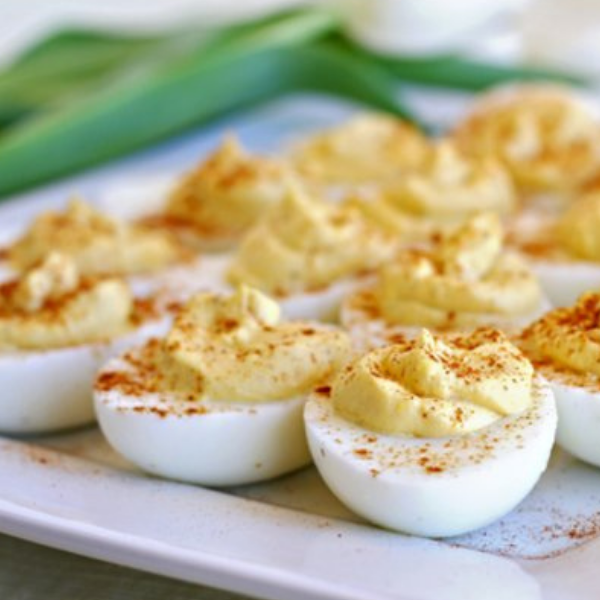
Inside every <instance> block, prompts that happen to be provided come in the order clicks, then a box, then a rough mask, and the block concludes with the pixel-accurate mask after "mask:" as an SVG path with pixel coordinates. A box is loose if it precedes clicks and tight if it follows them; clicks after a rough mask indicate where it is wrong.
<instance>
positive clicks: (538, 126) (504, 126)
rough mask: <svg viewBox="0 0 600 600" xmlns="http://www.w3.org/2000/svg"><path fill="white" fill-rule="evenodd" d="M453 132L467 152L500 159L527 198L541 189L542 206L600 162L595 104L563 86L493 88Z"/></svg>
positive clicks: (599, 129)
mask: <svg viewBox="0 0 600 600" xmlns="http://www.w3.org/2000/svg"><path fill="white" fill-rule="evenodd" d="M454 137H455V139H456V141H457V143H458V144H459V146H460V147H461V148H463V149H464V150H465V151H466V152H469V153H472V154H474V155H476V156H493V157H495V158H497V159H498V160H500V161H501V162H502V163H503V164H504V165H505V166H506V167H507V169H508V170H509V172H510V173H511V175H512V176H513V178H514V181H515V183H516V185H517V186H518V188H519V190H520V191H521V192H522V193H523V194H525V195H527V196H529V197H530V198H531V199H533V197H535V198H536V199H540V194H541V195H542V200H543V204H545V205H546V206H549V205H552V204H553V202H556V201H558V203H559V204H560V201H562V200H564V199H565V198H567V197H568V196H569V194H570V193H571V192H572V191H573V190H577V189H578V188H580V187H581V186H582V185H584V184H585V183H586V181H588V180H589V179H590V178H591V177H592V176H593V175H594V174H595V172H596V171H597V170H598V169H599V168H600V120H599V118H598V108H597V107H596V106H593V105H591V104H590V103H589V102H586V101H584V100H583V99H582V98H581V97H580V96H578V95H577V93H576V92H574V91H573V90H571V89H569V88H566V87H560V86H556V85H541V84H535V85H520V86H511V87H507V88H500V89H498V90H494V91H492V92H490V93H489V94H488V95H485V96H483V97H481V98H480V99H479V100H477V101H476V103H475V106H474V107H473V109H472V110H471V112H470V114H468V115H467V116H466V118H465V119H464V120H463V121H462V122H461V123H459V125H458V127H457V129H456V131H455V133H454ZM548 195H550V196H552V197H553V202H550V203H549V202H548Z"/></svg>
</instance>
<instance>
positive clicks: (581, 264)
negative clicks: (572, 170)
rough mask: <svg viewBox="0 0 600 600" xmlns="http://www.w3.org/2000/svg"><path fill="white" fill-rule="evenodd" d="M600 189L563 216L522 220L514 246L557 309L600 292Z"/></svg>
mask: <svg viewBox="0 0 600 600" xmlns="http://www.w3.org/2000/svg"><path fill="white" fill-rule="evenodd" d="M599 231H600V190H597V191H594V192H589V193H587V194H584V195H583V196H582V197H580V198H578V199H576V200H574V201H573V202H572V203H571V205H570V206H569V207H568V208H567V210H566V211H565V212H564V213H563V214H562V215H560V216H558V217H557V216H554V215H546V216H545V217H544V216H543V215H538V216H537V217H532V218H531V219H530V221H529V222H528V223H527V222H525V221H524V220H522V222H521V224H520V228H519V230H515V231H513V234H512V236H511V238H512V239H511V243H512V245H513V246H514V247H515V248H516V249H517V250H518V251H519V252H520V253H521V254H523V256H525V257H526V259H527V262H528V263H529V264H530V265H531V267H532V269H533V270H534V272H535V273H536V275H537V276H538V278H539V280H540V283H541V285H542V287H543V288H544V291H545V293H546V294H547V295H548V298H549V299H550V301H551V302H552V304H554V305H555V306H569V305H570V304H573V303H574V302H575V301H576V300H577V298H578V297H579V296H580V295H581V294H582V293H583V292H586V291H588V290H593V289H600V236H599V235H598V232H599Z"/></svg>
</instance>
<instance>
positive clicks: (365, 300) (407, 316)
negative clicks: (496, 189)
mask: <svg viewBox="0 0 600 600" xmlns="http://www.w3.org/2000/svg"><path fill="white" fill-rule="evenodd" d="M502 240H503V230H502V224H501V222H500V219H499V217H498V216H497V215H496V214H494V213H481V214H479V215H476V216H474V217H471V218H470V219H469V220H467V221H466V222H465V223H464V224H462V225H460V226H459V227H457V228H455V229H454V230H453V231H450V232H446V233H442V234H440V235H439V236H438V237H437V238H436V239H434V240H433V243H432V245H431V247H429V248H408V249H404V250H401V251H400V252H398V253H397V255H396V256H395V257H394V258H393V260H391V261H390V262H389V263H387V264H384V265H383V266H382V267H380V269H379V273H378V275H377V278H376V281H375V282H374V283H370V284H368V285H367V286H365V287H364V288H362V289H359V290H357V291H355V292H354V293H352V294H350V295H349V296H348V297H347V298H346V299H345V300H344V302H343V305H342V310H341V322H342V325H343V326H344V327H345V328H347V329H348V330H350V332H351V334H352V336H353V338H354V339H355V340H356V342H357V344H358V345H359V347H361V348H369V347H374V346H378V345H381V344H385V343H387V342H389V341H390V340H393V339H395V338H397V337H398V336H400V337H402V336H409V337H410V336H412V335H414V334H415V333H416V332H418V331H419V328H420V327H429V328H433V329H435V330H437V331H464V330H469V329H474V328H476V327H478V326H481V325H494V326H495V327H499V328H501V329H505V330H508V331H510V330H514V329H519V328H521V327H523V326H524V325H525V324H527V323H530V322H531V321H533V320H535V319H536V318H537V317H539V316H540V315H541V314H543V312H545V311H546V310H547V309H548V303H547V302H546V301H545V299H544V297H543V295H542V291H541V288H540V285H539V283H538V281H537V279H536V277H535V275H534V274H533V273H532V271H531V270H530V269H529V267H528V266H527V264H526V263H525V262H524V261H523V259H521V258H520V257H519V256H517V255H516V254H514V253H509V252H505V251H504V250H503V245H502Z"/></svg>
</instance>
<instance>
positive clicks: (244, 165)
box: [165, 137, 292, 237]
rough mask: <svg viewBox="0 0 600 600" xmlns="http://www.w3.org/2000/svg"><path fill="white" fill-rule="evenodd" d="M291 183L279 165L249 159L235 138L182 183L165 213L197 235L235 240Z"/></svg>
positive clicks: (252, 156) (283, 168) (269, 161)
mask: <svg viewBox="0 0 600 600" xmlns="http://www.w3.org/2000/svg"><path fill="white" fill-rule="evenodd" d="M291 178H292V174H291V170H290V169H288V168H287V167H286V166H284V164H283V163H280V162H278V161H276V160H274V159H269V158H265V157H262V156H254V155H251V154H249V153H247V152H246V151H245V150H244V149H243V148H242V147H241V145H240V144H239V142H238V141H237V139H236V138H235V137H227V138H226V139H225V140H224V141H223V143H222V145H221V146H220V147H219V148H218V149H217V150H216V151H215V152H214V153H213V154H212V155H211V156H210V157H209V158H208V159H207V160H206V161H204V162H203V163H201V164H200V165H199V166H198V167H197V168H196V169H194V170H193V171H191V172H190V173H188V174H187V175H186V176H185V177H184V178H183V179H182V180H181V182H180V183H179V185H178V186H177V187H176V188H175V190H174V191H173V193H172V194H171V197H170V198H169V200H168V202H167V205H166V208H165V213H166V214H167V216H170V217H175V218H176V219H179V220H181V221H183V222H187V223H190V224H192V225H193V226H194V227H195V228H196V229H197V230H198V232H199V233H200V234H203V235H206V236H209V237H210V236H226V237H237V236H239V235H241V234H243V233H244V232H245V231H246V230H247V229H248V228H249V227H251V226H252V225H254V223H255V222H256V221H257V220H258V218H259V217H261V216H262V215H263V214H264V213H265V211H267V210H268V209H269V208H271V207H272V206H274V205H276V204H278V203H279V202H280V201H281V199H282V198H283V196H284V195H285V191H286V186H287V184H288V181H289V180H290V179H291Z"/></svg>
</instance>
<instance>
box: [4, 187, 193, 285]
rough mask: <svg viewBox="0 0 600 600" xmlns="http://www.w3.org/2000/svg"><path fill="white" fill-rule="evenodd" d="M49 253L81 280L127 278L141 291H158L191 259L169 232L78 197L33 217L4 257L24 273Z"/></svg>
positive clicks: (188, 264) (191, 256)
mask: <svg viewBox="0 0 600 600" xmlns="http://www.w3.org/2000/svg"><path fill="white" fill-rule="evenodd" d="M54 251H56V252H59V253H61V254H62V255H64V256H67V257H69V258H70V259H71V260H72V261H73V262H74V263H75V266H76V267H77V270H78V272H79V273H80V274H82V275H84V276H86V277H88V276H89V277H96V276H117V277H127V278H128V279H129V280H130V282H131V283H132V285H133V286H134V288H135V289H136V290H138V289H139V290H140V292H142V293H147V292H149V291H150V290H152V289H153V288H156V287H158V286H159V284H160V276H161V275H163V274H165V273H166V272H167V271H168V270H169V269H170V268H176V267H177V266H178V265H186V267H189V266H190V265H191V263H192V262H193V261H194V260H195V259H194V255H193V254H192V253H190V251H189V250H187V249H185V248H184V247H183V246H181V244H179V243H178V242H177V241H176V240H175V239H174V238H173V237H172V236H170V235H169V234H167V233H164V232H158V231H153V230H151V229H149V228H147V227H144V226H141V225H134V224H130V223H127V222H125V221H120V220H118V219H116V218H114V217H111V216H109V215H106V214H103V213H102V212H100V211H98V210H96V209H95V208H94V207H93V206H91V205H90V204H88V203H86V202H84V201H82V200H80V199H74V200H71V201H70V202H69V203H68V205H67V206H66V208H65V209H64V210H60V211H48V212H44V213H42V214H40V215H39V216H37V217H36V218H35V219H34V221H33V222H32V223H31V225H30V226H29V227H28V228H27V230H26V231H25V232H24V233H23V234H22V235H21V236H20V237H18V238H17V239H16V240H15V241H14V242H13V243H12V244H11V245H10V246H9V248H8V251H7V255H8V261H9V263H10V265H11V266H12V267H13V269H14V270H15V271H17V272H23V271H25V270H27V269H29V268H31V267H33V266H35V265H37V264H39V263H40V262H41V261H42V260H44V258H45V257H46V256H47V255H48V254H49V253H50V252H54Z"/></svg>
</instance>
